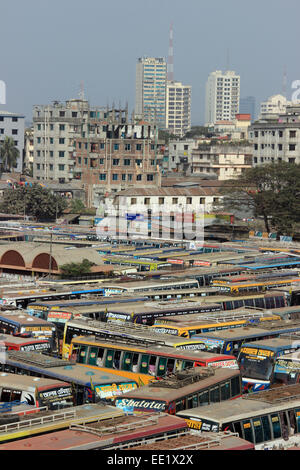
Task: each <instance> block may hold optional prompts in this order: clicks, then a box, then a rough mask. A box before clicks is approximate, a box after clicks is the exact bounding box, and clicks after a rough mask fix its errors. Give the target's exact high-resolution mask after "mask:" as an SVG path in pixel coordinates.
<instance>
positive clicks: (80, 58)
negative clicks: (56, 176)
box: [0, 0, 300, 125]
mask: <svg viewBox="0 0 300 470" xmlns="http://www.w3.org/2000/svg"><path fill="white" fill-rule="evenodd" d="M299 11H300V5H299V3H298V2H297V1H296V0H287V2H285V4H284V5H283V4H282V3H281V2H280V1H279V0H275V1H274V2H272V11H271V12H270V8H269V7H268V5H264V4H261V2H260V3H259V2H258V1H257V0H254V1H253V2H252V3H251V10H247V9H246V8H245V7H244V6H242V5H241V4H240V2H238V1H237V0H230V1H228V2H227V3H226V5H225V4H222V3H221V2H216V1H215V2H213V3H210V4H204V3H203V4H200V2H199V1H198V0H189V1H188V2H187V4H186V5H185V6H184V7H183V6H182V3H180V2H179V1H178V0H164V1H160V2H159V1H158V0H153V1H152V2H151V4H148V3H146V2H141V1H137V0H130V1H129V2H127V3H124V2H121V1H119V0H117V1H116V2H114V3H113V4H107V3H104V2H101V1H100V2H99V1H95V0H87V2H85V4H84V5H83V4H82V3H81V2H79V0H73V1H72V2H70V1H69V0H64V1H63V2H60V3H59V2H58V1H56V0H52V1H51V2H50V1H49V0H44V1H43V2H38V1H37V0H28V1H27V2H26V4H24V2H21V0H16V2H14V3H13V4H11V2H8V1H6V0H4V1H3V2H2V6H1V20H2V21H1V30H0V38H1V43H2V44H4V45H5V47H4V48H3V50H2V53H1V67H0V80H3V81H5V83H6V87H7V99H6V104H5V105H0V109H2V110H4V109H5V110H8V111H11V112H18V113H22V114H25V116H26V120H27V121H28V120H31V118H32V109H33V106H34V105H36V104H44V103H50V102H52V101H54V100H59V101H65V100H69V99H73V98H77V97H78V96H79V93H80V90H81V88H80V87H81V83H83V84H84V90H85V96H86V98H87V99H88V100H89V101H90V103H91V104H92V105H94V106H106V105H110V106H112V105H113V103H114V104H115V105H119V103H121V106H124V105H125V103H128V105H129V110H130V111H131V110H133V109H134V106H135V65H136V61H137V59H138V57H142V56H148V57H164V58H165V59H166V60H167V58H168V46H169V28H170V24H171V23H172V24H173V50H174V79H175V80H176V81H181V82H182V83H185V84H187V85H190V86H191V88H192V125H196V124H201V123H203V122H204V107H205V83H206V80H207V77H208V76H209V74H210V73H211V72H213V71H215V70H223V71H224V70H226V69H230V70H234V71H235V72H236V73H237V74H239V75H240V76H241V90H240V96H241V98H243V97H247V96H254V97H255V99H256V102H257V103H259V102H261V101H265V100H266V99H267V98H268V97H269V96H271V95H274V94H280V93H282V92H283V88H285V89H286V94H287V98H288V99H291V96H292V93H293V90H292V88H291V83H292V82H293V81H295V80H298V79H300V70H299V66H298V64H297V61H296V60H295V57H296V56H297V53H296V44H297V36H296V34H297V23H296V21H297V18H298V15H297V12H299ZM16 12H17V13H18V14H17V16H16ZM271 20H272V21H271ZM12 24H13V25H14V29H13V34H11V31H12V29H11V28H12ZM285 24H288V26H285ZM287 27H288V28H289V29H288V34H284V32H285V31H286V30H287Z"/></svg>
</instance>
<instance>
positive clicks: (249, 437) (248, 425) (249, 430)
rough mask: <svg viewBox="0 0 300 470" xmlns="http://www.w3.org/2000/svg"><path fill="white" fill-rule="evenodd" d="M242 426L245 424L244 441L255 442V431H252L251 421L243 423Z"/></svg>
mask: <svg viewBox="0 0 300 470" xmlns="http://www.w3.org/2000/svg"><path fill="white" fill-rule="evenodd" d="M242 424H243V430H244V439H245V440H246V441H249V442H254V441H253V429H252V425H251V421H250V419H247V421H242Z"/></svg>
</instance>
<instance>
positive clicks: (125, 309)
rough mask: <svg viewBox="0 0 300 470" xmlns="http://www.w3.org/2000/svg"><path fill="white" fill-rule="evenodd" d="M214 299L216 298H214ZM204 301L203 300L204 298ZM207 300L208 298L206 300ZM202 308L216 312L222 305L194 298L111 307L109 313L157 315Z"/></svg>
mask: <svg viewBox="0 0 300 470" xmlns="http://www.w3.org/2000/svg"><path fill="white" fill-rule="evenodd" d="M213 297H214V296H213ZM202 300H203V298H202ZM205 300H206V298H205ZM197 308H201V309H203V310H205V309H206V308H209V309H211V308H215V310H218V311H220V310H221V308H220V305H219V304H217V303H214V304H212V303H210V304H206V302H203V301H202V302H199V301H198V302H197V300H194V297H193V298H185V299H176V300H167V301H163V300H162V301H157V302H151V301H149V302H136V303H135V304H132V305H128V304H127V305H124V304H122V305H120V307H116V306H113V307H111V306H109V313H110V312H112V313H127V314H128V313H129V314H130V313H132V312H134V314H143V313H157V312H161V311H162V312H164V311H170V310H171V311H179V312H180V311H182V310H184V311H187V310H193V309H197Z"/></svg>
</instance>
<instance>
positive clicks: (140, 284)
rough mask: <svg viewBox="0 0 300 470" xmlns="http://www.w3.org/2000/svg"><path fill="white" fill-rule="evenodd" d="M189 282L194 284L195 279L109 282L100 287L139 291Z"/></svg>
mask: <svg viewBox="0 0 300 470" xmlns="http://www.w3.org/2000/svg"><path fill="white" fill-rule="evenodd" d="M190 282H195V279H189V278H187V277H185V278H184V279H180V280H176V279H168V280H164V281H161V280H157V281H128V282H110V283H106V284H102V285H101V287H103V288H104V289H131V288H135V287H136V288H139V289H143V288H145V289H148V288H149V287H152V286H153V287H164V286H166V287H167V286H169V285H170V286H173V285H174V284H179V283H183V284H188V283H190Z"/></svg>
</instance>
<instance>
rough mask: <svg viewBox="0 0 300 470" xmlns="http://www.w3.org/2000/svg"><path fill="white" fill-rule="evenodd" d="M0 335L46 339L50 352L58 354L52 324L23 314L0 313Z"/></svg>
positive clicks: (56, 340) (55, 335)
mask: <svg viewBox="0 0 300 470" xmlns="http://www.w3.org/2000/svg"><path fill="white" fill-rule="evenodd" d="M0 333H5V334H19V335H21V336H22V335H27V336H28V335H30V336H31V337H32V338H37V339H46V340H48V341H49V343H50V349H51V351H52V352H58V336H57V330H56V327H55V325H53V323H50V322H47V321H45V320H42V319H41V318H35V317H32V316H31V315H28V314H26V313H25V312H24V313H23V312H20V311H18V312H0Z"/></svg>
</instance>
